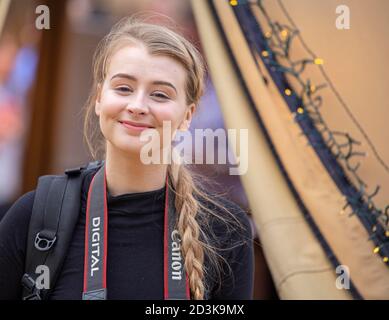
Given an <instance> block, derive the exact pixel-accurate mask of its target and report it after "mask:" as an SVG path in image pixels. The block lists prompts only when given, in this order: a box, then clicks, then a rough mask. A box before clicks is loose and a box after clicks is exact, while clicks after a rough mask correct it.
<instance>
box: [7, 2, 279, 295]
mask: <svg viewBox="0 0 389 320" xmlns="http://www.w3.org/2000/svg"><path fill="white" fill-rule="evenodd" d="M38 5H47V6H48V7H49V9H50V29H49V30H44V29H43V30H38V29H37V28H36V27H35V20H36V18H37V16H38V15H39V14H37V13H36V11H35V10H36V8H37V6H38ZM139 12H157V13H160V14H163V15H166V16H168V17H170V18H171V19H173V20H174V21H175V23H177V24H178V25H179V26H180V28H181V30H179V31H181V33H183V34H184V35H185V36H186V37H187V38H188V39H190V40H191V41H192V42H193V43H194V44H196V46H197V47H198V48H199V49H200V50H202V48H201V43H200V40H199V36H198V31H197V29H196V25H195V22H194V17H193V13H192V9H191V6H190V2H189V0H169V1H157V0H142V1H126V0H60V1H59V0H44V1H42V0H40V1H35V0H23V1H21V0H12V1H8V0H0V218H1V216H3V215H4V214H5V212H6V211H7V209H8V208H9V207H10V205H11V204H12V203H13V202H14V201H15V200H16V199H17V198H18V197H19V196H20V195H21V194H23V193H25V192H27V191H30V190H33V189H34V188H35V186H36V183H37V178H38V177H39V176H41V175H44V174H60V173H62V172H63V171H64V170H65V169H66V168H71V167H76V166H79V165H82V164H85V163H87V162H88V161H90V160H91V157H90V155H89V154H88V151H87V147H86V145H85V144H84V143H83V134H82V123H83V113H82V107H83V105H84V103H85V101H86V99H87V97H88V94H89V90H90V87H91V84H92V79H91V75H92V73H91V63H92V56H93V53H94V51H95V48H96V46H97V44H98V42H99V40H100V39H101V38H102V37H103V36H104V35H105V34H106V33H107V32H108V31H109V30H110V28H111V27H112V25H113V24H114V23H115V22H117V21H118V20H119V19H120V18H121V17H123V16H128V15H131V14H134V13H139ZM155 22H157V23H158V21H157V20H156V21H155ZM223 127H224V121H223V117H222V114H221V111H220V109H219V105H218V100H217V97H216V94H215V91H214V88H213V84H212V80H211V79H210V78H208V79H207V89H206V93H205V95H204V96H203V98H202V101H201V103H200V106H199V108H198V112H197V114H196V116H195V118H194V121H193V122H192V128H191V129H192V130H194V129H195V128H212V129H217V128H223ZM218 147H219V148H226V146H225V145H223V144H222V145H219V146H218ZM228 169H229V166H228V165H195V166H194V170H196V171H198V172H199V173H203V174H205V175H206V176H208V177H209V178H211V180H215V181H216V182H217V184H214V185H212V188H214V191H215V192H219V193H224V194H226V196H227V197H228V198H230V199H232V200H233V201H235V202H236V203H238V204H239V205H240V206H241V207H242V208H243V209H244V210H246V211H247V212H248V214H250V207H249V204H248V201H247V198H246V195H245V192H244V189H243V187H242V184H241V181H240V179H239V176H232V175H229V174H228V172H229V171H228ZM252 227H253V233H254V234H255V242H256V244H255V292H254V298H255V299H278V297H277V293H276V291H275V289H274V284H273V281H272V278H271V275H270V272H269V269H268V266H267V264H266V261H265V258H264V255H263V252H262V249H261V246H260V245H259V244H258V243H259V238H258V234H257V230H256V228H255V225H254V223H253V224H252Z"/></svg>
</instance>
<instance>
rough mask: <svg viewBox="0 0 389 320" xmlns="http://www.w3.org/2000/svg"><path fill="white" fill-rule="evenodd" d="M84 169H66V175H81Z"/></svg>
mask: <svg viewBox="0 0 389 320" xmlns="http://www.w3.org/2000/svg"><path fill="white" fill-rule="evenodd" d="M82 169H83V167H77V168H71V169H66V170H65V174H67V175H68V176H73V175H78V174H80V173H81V170H82Z"/></svg>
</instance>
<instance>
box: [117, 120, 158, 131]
mask: <svg viewBox="0 0 389 320" xmlns="http://www.w3.org/2000/svg"><path fill="white" fill-rule="evenodd" d="M118 122H119V123H120V124H122V125H123V126H124V127H126V128H127V129H132V130H136V131H142V130H146V129H154V127H151V126H148V125H146V124H137V123H133V122H128V121H118Z"/></svg>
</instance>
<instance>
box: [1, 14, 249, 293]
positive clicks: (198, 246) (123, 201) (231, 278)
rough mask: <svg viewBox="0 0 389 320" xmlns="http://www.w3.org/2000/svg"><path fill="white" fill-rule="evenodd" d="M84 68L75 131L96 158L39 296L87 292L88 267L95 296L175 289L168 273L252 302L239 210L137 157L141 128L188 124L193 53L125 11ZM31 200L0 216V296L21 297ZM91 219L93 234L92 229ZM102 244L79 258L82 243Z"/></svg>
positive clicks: (195, 287)
mask: <svg viewBox="0 0 389 320" xmlns="http://www.w3.org/2000/svg"><path fill="white" fill-rule="evenodd" d="M93 72H94V74H93V75H94V84H93V88H92V92H91V94H90V97H89V99H88V102H87V105H86V117H85V135H86V140H87V143H88V146H89V147H90V150H91V153H92V155H93V156H94V157H95V158H99V159H104V165H103V166H101V167H100V168H98V169H95V170H91V172H90V173H88V174H87V175H86V176H85V178H84V180H83V184H82V191H81V199H80V201H81V210H80V214H79V217H78V221H77V224H76V227H75V229H74V230H71V231H70V232H72V238H71V242H70V245H69V248H68V251H67V253H66V258H65V260H64V263H63V265H62V268H61V272H60V274H59V276H58V278H57V281H56V282H55V286H54V288H51V292H50V295H49V299H82V298H84V299H85V298H88V292H89V291H93V290H91V289H93V288H90V287H88V286H89V284H90V283H89V282H88V281H92V280H93V279H92V278H93V276H94V274H93V271H96V270H97V271H96V273H97V275H98V276H101V275H102V276H103V278H104V285H103V290H104V298H106V299H168V298H174V297H175V296H176V297H179V295H175V294H173V295H172V294H171V292H170V291H169V290H172V288H173V287H174V286H175V284H174V280H179V281H178V282H179V283H180V284H179V285H178V286H177V287H174V290H178V291H179V290H184V293H185V297H186V298H187V299H196V300H200V299H251V298H252V290H253V246H252V232H251V227H250V223H249V220H248V218H247V215H246V214H245V212H244V211H242V210H241V209H240V208H239V207H238V206H237V205H235V204H233V203H232V202H229V201H228V200H226V199H223V198H221V197H216V196H213V195H211V194H209V193H208V192H206V191H205V190H204V187H201V184H200V183H199V182H195V179H194V178H193V174H192V173H190V171H189V170H188V169H187V168H186V167H185V166H184V165H183V164H177V163H175V162H174V161H173V162H171V163H164V162H163V161H161V163H151V164H145V163H144V161H142V157H141V152H142V147H144V146H145V142H144V141H143V140H142V139H141V138H140V136H141V133H142V131H143V130H145V129H148V128H152V129H151V130H154V132H156V133H158V134H159V137H160V140H161V141H166V134H167V133H166V131H164V130H163V128H164V124H166V123H168V124H169V125H170V127H171V132H172V133H171V135H170V136H169V137H168V141H170V143H171V142H172V139H173V138H174V135H175V133H176V132H177V130H187V129H188V128H189V125H190V122H191V119H192V116H193V114H194V112H195V110H196V106H197V104H198V102H199V99H200V97H201V95H202V93H203V88H204V73H205V67H204V63H203V60H202V58H201V56H200V54H199V52H198V51H197V50H196V49H195V47H194V46H193V45H192V44H191V43H190V42H188V41H187V40H186V39H185V38H183V37H182V36H181V35H179V34H177V33H176V32H174V31H173V30H171V29H170V28H167V27H164V26H159V25H154V24H150V23H146V22H143V21H139V20H135V19H131V18H126V19H124V20H122V21H120V22H119V23H118V24H117V25H115V26H114V27H113V29H112V30H111V32H110V33H109V34H108V35H107V36H106V37H105V38H104V39H103V40H102V42H101V43H100V45H99V46H98V49H97V52H96V54H95V57H94V62H93ZM149 130H150V129H149ZM159 151H161V153H162V147H161V149H159ZM99 188H100V189H99ZM99 191H100V193H99ZM34 196H35V192H34V191H31V192H29V193H27V194H25V195H23V196H22V197H21V198H20V199H19V200H18V201H17V202H16V203H15V204H14V205H13V207H12V208H11V209H10V210H9V211H8V213H7V214H6V216H5V218H4V219H3V220H2V222H1V224H0V298H1V299H19V298H20V297H21V292H22V287H21V278H22V276H23V273H24V268H25V257H26V248H27V244H26V242H27V234H28V226H29V221H30V217H31V211H32V206H33V201H34ZM172 197H173V198H172ZM172 199H173V200H172ZM104 201H105V206H104ZM169 201H170V202H169ZM168 202H169V203H168ZM104 208H105V209H106V211H108V212H107V215H106V216H105V218H106V220H104V223H106V222H107V220H108V222H107V223H106V224H104V223H102V224H101V225H100V220H96V219H97V218H94V217H95V216H94V214H95V213H94V211H93V210H95V211H99V210H100V211H101V212H102V214H104ZM167 208H173V209H172V210H173V211H169V210H170V209H169V210H168V209H167ZM167 211H169V214H168V213H167ZM171 212H172V214H171V215H170V213H171ZM103 217H104V216H103ZM168 219H169V220H168ZM100 227H101V228H102V229H104V230H105V231H104V232H105V233H103V234H101V237H100V234H99V236H97V235H96V234H95V233H93V232H94V230H98V229H99V230H100ZM170 227H171V228H170ZM169 228H170V229H169ZM167 232H171V233H169V235H168V236H167V237H166V234H167ZM102 237H103V238H104V239H101V238H102ZM103 240H104V241H106V242H101V243H102V245H103V246H104V248H99V249H101V250H99V251H98V252H97V253H98V254H97V255H96V256H95V257H93V256H92V257H91V259H89V258H88V257H89V256H87V255H88V254H89V255H90V253H91V252H92V253H93V245H96V244H97V243H93V241H97V242H99V241H103ZM90 241H91V242H90ZM88 248H89V251H88V250H86V249H88ZM169 250H170V251H169ZM103 252H104V254H103ZM100 253H102V254H101V255H100ZM169 253H170V255H169ZM104 256H106V257H105V258H104ZM167 257H169V259H170V258H171V260H169V261H171V265H169V264H166V261H167V259H168V258H167ZM102 259H105V260H104V263H103V268H102V270H99V269H98V267H97V266H99V264H100V263H101V261H100V260H102ZM181 262H182V264H181ZM181 267H182V268H181ZM167 269H169V270H167ZM89 271H90V272H89ZM96 273H95V274H96ZM91 279H92V280H91ZM178 282H177V283H178ZM180 285H182V286H181V287H180ZM168 286H169V288H167V287H168ZM174 290H173V291H174Z"/></svg>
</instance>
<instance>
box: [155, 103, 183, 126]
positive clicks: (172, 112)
mask: <svg viewBox="0 0 389 320" xmlns="http://www.w3.org/2000/svg"><path fill="white" fill-rule="evenodd" d="M152 113H153V114H154V118H155V119H156V120H157V122H158V127H161V128H162V127H163V122H164V121H170V125H171V128H172V129H173V128H175V127H176V126H177V125H178V124H177V122H178V119H179V118H180V110H177V108H175V107H174V106H172V105H165V106H161V107H158V108H154V109H153V110H152Z"/></svg>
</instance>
